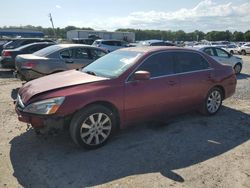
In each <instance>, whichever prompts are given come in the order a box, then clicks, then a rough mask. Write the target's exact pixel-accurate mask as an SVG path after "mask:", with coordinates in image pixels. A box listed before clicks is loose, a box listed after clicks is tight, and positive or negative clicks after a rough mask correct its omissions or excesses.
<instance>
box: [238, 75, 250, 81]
mask: <svg viewBox="0 0 250 188" xmlns="http://www.w3.org/2000/svg"><path fill="white" fill-rule="evenodd" d="M248 78H250V74H245V73H240V74H238V75H237V79H238V80H243V79H248Z"/></svg>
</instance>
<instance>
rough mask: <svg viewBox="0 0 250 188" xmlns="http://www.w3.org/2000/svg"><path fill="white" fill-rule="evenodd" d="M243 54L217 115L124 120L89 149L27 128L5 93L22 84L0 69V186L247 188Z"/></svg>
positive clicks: (248, 110) (249, 95)
mask: <svg viewBox="0 0 250 188" xmlns="http://www.w3.org/2000/svg"><path fill="white" fill-rule="evenodd" d="M243 58H244V61H245V65H244V68H243V71H242V74H241V75H239V76H238V84H237V91H236V93H235V95H234V96H233V97H231V98H230V99H227V100H226V101H224V103H223V108H222V109H221V111H220V112H219V113H218V114H217V115H216V116H213V117H204V116H201V115H199V114H197V113H190V114H186V115H181V116H178V117H174V118H172V119H170V120H169V122H166V123H165V124H161V125H158V124H154V125H153V124H142V125H140V126H134V127H130V128H128V129H126V130H123V131H121V132H120V133H119V134H117V135H116V136H115V137H114V138H113V139H112V140H110V142H109V143H108V144H107V145H106V146H105V147H102V148H100V149H98V150H93V151H86V150H82V149H79V148H78V147H76V146H75V145H74V144H73V143H72V141H71V139H70V137H69V135H68V134H67V133H66V132H64V133H60V134H58V135H55V136H36V135H35V134H34V131H33V130H32V129H31V130H28V131H26V125H25V124H24V123H21V122H18V120H17V117H16V114H15V112H14V105H13V99H12V98H14V97H15V95H16V91H17V88H19V87H21V85H22V83H21V82H20V81H19V80H17V79H14V78H12V72H11V71H10V70H6V69H0V138H1V139H0V187H11V188H12V187H32V188H33V187H60V188H62V187H90V186H97V187H150V188H152V187H192V188H193V187H225V188H236V187H237V188H240V187H245V188H250V141H249V138H250V56H245V57H243Z"/></svg>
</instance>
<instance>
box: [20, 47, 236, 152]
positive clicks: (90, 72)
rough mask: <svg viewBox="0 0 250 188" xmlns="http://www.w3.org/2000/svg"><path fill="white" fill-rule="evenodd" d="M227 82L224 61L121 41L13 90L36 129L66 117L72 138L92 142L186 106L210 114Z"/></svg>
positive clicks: (232, 81) (232, 83) (23, 116)
mask: <svg viewBox="0 0 250 188" xmlns="http://www.w3.org/2000/svg"><path fill="white" fill-rule="evenodd" d="M235 87H236V77H235V74H234V71H233V69H232V67H230V66H225V65H221V64H219V63H217V62H216V61H215V60H213V59H212V58H210V57H209V56H207V55H206V54H204V53H203V52H199V51H194V50H190V49H184V48H176V47H137V48H125V49H121V50H118V51H115V52H112V53H110V54H108V55H106V56H104V57H102V58H100V59H98V60H96V61H95V62H93V63H92V64H90V65H88V66H87V67H85V68H83V69H82V70H80V71H79V70H71V71H66V72H62V73H57V74H54V75H50V76H46V77H43V78H39V79H37V80H34V81H31V82H28V83H26V84H25V85H24V86H23V87H22V88H21V89H20V90H19V92H18V97H17V101H16V112H17V114H18V118H19V120H20V121H23V122H27V123H28V124H31V125H32V126H33V127H34V128H35V130H37V131H39V130H40V131H43V130H45V129H48V128H51V127H53V128H59V127H62V126H63V125H64V124H65V123H66V124H69V131H70V135H71V137H72V139H73V140H74V142H75V143H76V144H78V145H81V146H83V147H85V148H88V149H92V148H96V147H99V146H101V145H103V144H104V143H106V141H107V140H108V139H109V138H110V136H112V134H114V132H115V131H116V130H117V129H118V128H124V127H126V125H128V124H131V123H132V122H138V121H146V120H154V119H159V118H161V117H163V116H164V117H165V116H170V115H173V114H177V113H182V112H184V111H189V110H192V109H199V110H200V111H201V112H203V113H204V114H207V115H214V114H215V113H216V112H217V111H218V110H219V109H220V107H221V104H222V100H223V99H225V98H227V97H230V96H231V95H233V93H234V92H235Z"/></svg>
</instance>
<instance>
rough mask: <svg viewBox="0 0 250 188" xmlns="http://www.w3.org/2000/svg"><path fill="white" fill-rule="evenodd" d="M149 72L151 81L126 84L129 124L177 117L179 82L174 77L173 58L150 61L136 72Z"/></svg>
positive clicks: (162, 55) (155, 56) (156, 57)
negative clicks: (165, 116) (158, 117)
mask: <svg viewBox="0 0 250 188" xmlns="http://www.w3.org/2000/svg"><path fill="white" fill-rule="evenodd" d="M140 70H143V71H148V72H150V74H151V78H150V79H149V80H144V81H134V80H133V74H132V75H131V76H130V78H129V79H128V81H127V82H126V83H125V102H124V103H125V104H124V105H125V116H126V120H127V121H128V122H134V121H138V120H148V119H152V118H154V117H157V116H160V115H166V114H168V113H174V112H175V110H176V109H177V108H178V107H179V95H178V94H179V92H180V86H179V78H178V76H176V75H175V74H174V66H173V56H172V54H171V53H168V52H161V53H156V54H153V55H151V56H150V57H148V58H147V59H146V60H145V61H144V62H143V63H142V64H141V65H140V66H139V67H138V68H137V69H136V70H135V71H134V72H136V71H140Z"/></svg>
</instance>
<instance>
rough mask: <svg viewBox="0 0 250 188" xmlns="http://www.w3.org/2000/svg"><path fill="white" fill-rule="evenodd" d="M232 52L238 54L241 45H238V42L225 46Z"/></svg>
mask: <svg viewBox="0 0 250 188" xmlns="http://www.w3.org/2000/svg"><path fill="white" fill-rule="evenodd" d="M223 49H224V50H226V51H227V52H228V53H230V54H238V53H239V49H240V47H239V46H237V45H236V44H229V45H227V46H226V47H225V48H223Z"/></svg>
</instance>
